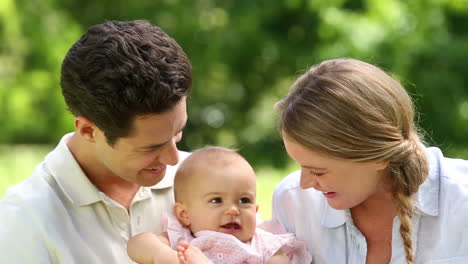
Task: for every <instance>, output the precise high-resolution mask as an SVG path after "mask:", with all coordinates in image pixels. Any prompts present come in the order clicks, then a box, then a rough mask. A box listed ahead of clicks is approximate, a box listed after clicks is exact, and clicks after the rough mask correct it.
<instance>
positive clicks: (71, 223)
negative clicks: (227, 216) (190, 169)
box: [0, 134, 188, 264]
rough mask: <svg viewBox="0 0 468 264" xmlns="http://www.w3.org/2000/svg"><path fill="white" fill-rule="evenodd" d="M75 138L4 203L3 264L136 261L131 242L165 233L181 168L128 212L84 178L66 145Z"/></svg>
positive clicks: (145, 191) (0, 226) (141, 194)
mask: <svg viewBox="0 0 468 264" xmlns="http://www.w3.org/2000/svg"><path fill="white" fill-rule="evenodd" d="M71 135H72V134H67V135H65V136H64V137H63V138H62V140H61V141H60V143H59V144H58V146H57V147H56V148H55V149H54V150H53V151H52V152H50V153H49V154H48V155H47V156H46V158H45V160H44V161H43V162H42V163H40V164H39V165H38V166H37V167H36V169H35V171H34V173H33V175H32V176H31V177H29V178H28V179H26V180H25V181H23V182H21V183H19V184H18V185H15V186H13V187H10V188H9V189H8V190H7V192H6V194H5V196H4V197H3V199H2V200H1V201H0V263H5V264H7V263H8V264H29V263H30V264H33V263H34V264H40V263H63V264H65V263H66V264H72V263H77V264H85V263H86V264H88V263H112V264H114V263H133V262H132V261H131V260H130V259H129V257H128V256H127V250H126V249H127V241H128V239H129V238H130V237H132V236H134V235H136V234H138V233H141V232H154V233H160V232H161V225H160V217H161V214H162V213H163V212H172V207H173V204H174V196H173V190H172V185H173V180H174V174H175V170H176V166H168V167H167V172H166V176H165V177H164V178H163V179H162V180H161V181H160V182H159V183H158V184H156V185H154V186H152V187H141V188H140V190H139V191H138V192H137V194H136V195H135V197H134V199H133V201H132V203H131V206H130V214H129V213H128V212H127V210H126V209H125V208H124V207H123V206H122V205H120V204H118V203H117V202H115V201H113V200H112V199H110V198H109V197H108V196H107V195H105V194H104V193H103V192H101V191H99V190H98V189H97V188H96V187H95V186H94V185H93V184H92V183H91V182H90V181H89V179H88V178H87V177H86V176H85V174H84V173H83V171H82V170H81V168H80V166H79V165H78V163H77V161H76V160H75V159H74V157H73V155H72V153H71V152H70V150H69V149H68V147H67V144H66V143H67V142H68V140H69V138H70V137H71ZM179 156H180V159H181V160H183V159H185V158H186V157H187V156H188V153H186V152H180V153H179ZM19 158H21V157H19ZM2 177H7V175H3V176H2Z"/></svg>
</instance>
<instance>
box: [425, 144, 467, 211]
mask: <svg viewBox="0 0 468 264" xmlns="http://www.w3.org/2000/svg"><path fill="white" fill-rule="evenodd" d="M426 153H427V158H428V162H429V177H428V179H427V180H426V181H425V182H424V183H423V185H422V186H421V187H420V190H421V191H422V192H421V195H422V196H421V197H420V200H421V202H422V201H423V200H424V199H425V200H427V201H426V202H425V204H427V205H432V206H427V207H428V208H429V207H432V208H433V210H429V211H433V212H434V213H435V212H437V211H440V213H442V214H444V213H446V214H451V213H453V212H455V211H460V210H462V211H466V209H468V161H467V160H463V159H453V158H447V157H444V156H443V154H442V152H441V151H440V149H438V148H434V147H432V148H428V149H427V150H426ZM437 204H439V205H438V206H436V205H437ZM437 208H438V210H437ZM466 212H468V211H466ZM466 216H467V217H468V213H466Z"/></svg>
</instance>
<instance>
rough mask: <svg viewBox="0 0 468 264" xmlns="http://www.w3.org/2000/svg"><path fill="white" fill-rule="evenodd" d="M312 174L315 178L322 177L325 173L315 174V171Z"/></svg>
mask: <svg viewBox="0 0 468 264" xmlns="http://www.w3.org/2000/svg"><path fill="white" fill-rule="evenodd" d="M310 174H312V175H313V176H317V177H320V176H323V175H324V174H325V173H323V172H313V171H311V172H310Z"/></svg>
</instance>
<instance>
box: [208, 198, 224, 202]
mask: <svg viewBox="0 0 468 264" xmlns="http://www.w3.org/2000/svg"><path fill="white" fill-rule="evenodd" d="M222 201H223V200H222V199H221V198H219V197H216V198H213V199H211V200H210V203H221V202H222Z"/></svg>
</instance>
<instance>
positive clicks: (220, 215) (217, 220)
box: [186, 164, 258, 242]
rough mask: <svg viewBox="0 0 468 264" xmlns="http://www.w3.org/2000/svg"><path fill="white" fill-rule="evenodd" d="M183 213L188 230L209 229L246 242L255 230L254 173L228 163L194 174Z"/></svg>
mask: <svg viewBox="0 0 468 264" xmlns="http://www.w3.org/2000/svg"><path fill="white" fill-rule="evenodd" d="M196 173H197V174H198V175H196V176H195V177H197V178H198V179H200V180H197V181H196V182H195V184H194V186H193V187H191V188H190V194H189V195H188V196H187V197H188V202H187V204H186V205H187V211H188V216H189V220H190V226H189V228H190V230H191V231H192V233H196V232H198V231H202V230H211V231H217V232H222V233H226V234H231V235H234V236H235V237H237V238H238V239H239V240H240V241H242V242H247V241H250V239H251V238H252V237H253V235H254V233H255V227H256V213H257V208H258V207H257V203H256V190H255V188H256V186H255V173H254V171H253V170H252V168H251V167H250V166H249V165H246V164H231V165H229V166H227V167H223V168H216V167H210V168H207V169H206V170H203V171H198V172H196Z"/></svg>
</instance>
